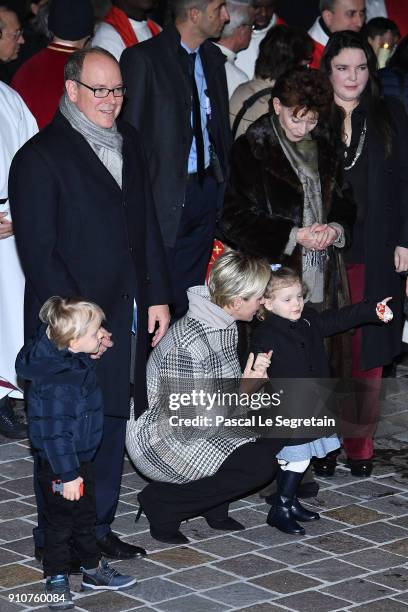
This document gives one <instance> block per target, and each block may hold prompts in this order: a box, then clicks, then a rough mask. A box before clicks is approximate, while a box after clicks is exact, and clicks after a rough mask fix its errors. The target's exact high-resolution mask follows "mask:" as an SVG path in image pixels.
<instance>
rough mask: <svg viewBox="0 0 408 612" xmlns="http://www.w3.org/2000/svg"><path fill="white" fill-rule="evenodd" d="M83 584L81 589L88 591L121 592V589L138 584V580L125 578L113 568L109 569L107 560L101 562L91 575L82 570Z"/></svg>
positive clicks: (130, 577)
mask: <svg viewBox="0 0 408 612" xmlns="http://www.w3.org/2000/svg"><path fill="white" fill-rule="evenodd" d="M82 572H83V575H82V584H81V589H82V590H83V591H87V590H90V589H92V590H95V591H99V590H103V589H104V590H109V591H119V590H120V589H126V588H128V587H131V586H133V585H134V584H136V578H132V576H124V575H123V574H120V573H119V572H118V571H117V570H115V569H113V567H109V565H108V562H107V561H105V559H101V560H100V561H99V566H98V567H97V569H96V571H93V572H92V573H89V572H88V571H87V570H86V569H84V568H82Z"/></svg>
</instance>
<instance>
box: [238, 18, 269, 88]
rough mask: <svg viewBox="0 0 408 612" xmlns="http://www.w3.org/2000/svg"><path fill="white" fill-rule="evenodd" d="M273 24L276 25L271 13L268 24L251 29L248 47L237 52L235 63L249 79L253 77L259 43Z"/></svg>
mask: <svg viewBox="0 0 408 612" xmlns="http://www.w3.org/2000/svg"><path fill="white" fill-rule="evenodd" d="M274 25H276V15H272V19H271V20H270V22H269V25H268V26H267V27H266V28H264V29H263V30H252V36H251V41H250V43H249V45H248V47H247V48H246V49H243V50H242V51H240V52H239V53H238V54H237V59H236V61H235V65H236V66H237V68H239V69H240V70H242V71H243V72H245V74H246V75H247V77H248V79H249V80H251V79H253V78H254V74H255V62H256V60H257V59H258V54H259V45H260V44H261V42H262V41H263V39H264V38H265V36H266V34H267V33H268V31H269V30H270V29H271V28H273V26H274Z"/></svg>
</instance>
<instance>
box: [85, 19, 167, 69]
mask: <svg viewBox="0 0 408 612" xmlns="http://www.w3.org/2000/svg"><path fill="white" fill-rule="evenodd" d="M129 21H130V25H131V26H132V28H133V31H134V33H135V34H136V38H137V40H138V41H139V42H140V43H141V42H143V41H145V40H149V38H152V36H153V35H152V33H151V31H150V29H149V27H148V25H147V21H136V20H135V19H129ZM159 29H160V28H159ZM91 44H92V47H102V48H103V49H106V50H107V51H109V52H110V53H112V55H114V56H115V57H116V59H117V60H118V61H119V60H120V56H121V55H122V53H123V51H124V50H125V49H126V47H125V43H124V42H123V40H122V37H121V35H120V34H119V32H118V31H117V30H115V28H114V27H113V26H112V25H110V23H105V22H104V21H103V22H101V23H100V24H99V25H98V26H97V27H96V32H95V36H94V37H93V38H92V43H91Z"/></svg>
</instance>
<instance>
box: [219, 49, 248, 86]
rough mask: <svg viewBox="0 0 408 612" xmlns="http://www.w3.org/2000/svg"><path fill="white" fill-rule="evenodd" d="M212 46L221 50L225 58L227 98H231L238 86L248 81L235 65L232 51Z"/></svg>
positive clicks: (234, 54) (234, 55)
mask: <svg viewBox="0 0 408 612" xmlns="http://www.w3.org/2000/svg"><path fill="white" fill-rule="evenodd" d="M214 45H216V46H217V47H218V48H219V49H221V51H222V53H223V54H224V55H225V57H226V58H227V61H226V62H225V73H226V75H227V85H228V97H229V98H231V96H232V94H233V93H234V91H235V90H236V88H237V87H238V85H241V83H246V82H247V81H248V80H249V79H248V77H247V75H246V74H245V72H244V71H243V70H240V68H238V67H237V66H236V65H235V60H236V57H237V54H236V53H234V51H231V49H227V47H223V46H222V45H220V44H219V43H214Z"/></svg>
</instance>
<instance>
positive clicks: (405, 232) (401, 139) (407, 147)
mask: <svg viewBox="0 0 408 612" xmlns="http://www.w3.org/2000/svg"><path fill="white" fill-rule="evenodd" d="M387 105H388V108H389V111H390V113H391V117H392V121H393V123H394V124H395V133H394V138H393V146H394V147H396V151H395V153H396V160H397V167H396V168H395V169H393V176H395V180H396V181H398V185H399V189H398V193H399V202H398V209H399V220H400V225H399V228H400V230H399V237H398V241H397V245H398V246H402V247H405V248H408V115H407V113H406V112H405V109H404V107H403V106H402V104H401V102H400V101H399V100H397V99H395V98H388V99H387Z"/></svg>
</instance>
